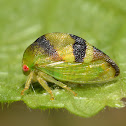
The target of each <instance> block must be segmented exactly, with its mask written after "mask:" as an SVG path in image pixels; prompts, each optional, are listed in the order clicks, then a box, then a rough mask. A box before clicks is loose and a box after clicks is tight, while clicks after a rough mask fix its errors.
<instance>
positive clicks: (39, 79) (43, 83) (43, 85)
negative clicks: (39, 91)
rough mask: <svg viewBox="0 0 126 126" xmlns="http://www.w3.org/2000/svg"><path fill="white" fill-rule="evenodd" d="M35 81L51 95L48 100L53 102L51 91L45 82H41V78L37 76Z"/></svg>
mask: <svg viewBox="0 0 126 126" xmlns="http://www.w3.org/2000/svg"><path fill="white" fill-rule="evenodd" d="M37 80H38V82H39V83H40V84H41V85H42V87H43V88H44V89H45V90H46V91H47V92H48V93H49V94H50V95H51V98H50V100H54V96H53V93H52V90H51V89H50V88H49V86H48V85H47V82H46V81H45V80H43V79H42V78H41V77H39V76H37Z"/></svg>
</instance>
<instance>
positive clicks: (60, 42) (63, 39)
mask: <svg viewBox="0 0 126 126" xmlns="http://www.w3.org/2000/svg"><path fill="white" fill-rule="evenodd" d="M45 37H46V40H49V42H50V44H51V45H53V47H54V49H58V50H60V49H62V48H63V47H65V46H67V45H69V44H74V42H75V40H74V39H73V38H71V36H70V35H69V34H67V33H58V32H57V33H48V34H46V35H45Z"/></svg>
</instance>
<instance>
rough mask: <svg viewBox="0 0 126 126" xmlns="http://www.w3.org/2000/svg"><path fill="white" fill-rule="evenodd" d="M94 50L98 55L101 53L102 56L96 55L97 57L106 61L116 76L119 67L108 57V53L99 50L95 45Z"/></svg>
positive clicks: (118, 72)
mask: <svg viewBox="0 0 126 126" xmlns="http://www.w3.org/2000/svg"><path fill="white" fill-rule="evenodd" d="M93 48H94V51H95V52H99V53H100V54H99V55H101V56H102V55H103V56H102V57H98V58H99V59H103V60H105V61H106V62H108V63H109V64H110V65H111V66H112V67H113V68H114V69H115V77H116V76H118V75H119V74H120V69H119V67H118V66H117V65H116V63H115V62H114V61H113V60H111V59H110V57H109V56H108V55H106V54H105V53H104V52H102V51H101V50H99V49H97V48H96V47H94V46H93Z"/></svg>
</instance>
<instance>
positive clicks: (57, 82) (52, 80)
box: [38, 72, 77, 96]
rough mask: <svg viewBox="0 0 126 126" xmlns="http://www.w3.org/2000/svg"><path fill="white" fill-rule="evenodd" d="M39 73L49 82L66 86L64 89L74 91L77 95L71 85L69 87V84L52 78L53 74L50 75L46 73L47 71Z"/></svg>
mask: <svg viewBox="0 0 126 126" xmlns="http://www.w3.org/2000/svg"><path fill="white" fill-rule="evenodd" d="M38 74H39V75H40V76H41V77H42V78H44V79H45V80H46V81H49V82H51V83H55V84H57V85H58V86H60V87H62V88H64V89H66V90H68V91H70V92H72V93H73V94H74V96H77V94H76V93H75V92H74V91H72V90H71V89H70V88H69V87H67V85H65V84H63V83H62V82H60V81H57V80H55V79H54V78H52V77H51V76H49V75H47V74H45V73H42V72H39V73H38Z"/></svg>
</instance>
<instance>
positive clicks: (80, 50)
mask: <svg viewBox="0 0 126 126" xmlns="http://www.w3.org/2000/svg"><path fill="white" fill-rule="evenodd" d="M70 36H71V37H72V38H73V39H74V40H75V43H74V44H73V54H74V56H75V62H83V61H84V57H85V53H86V43H85V42H86V40H84V39H82V38H80V37H78V36H76V35H72V34H70Z"/></svg>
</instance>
